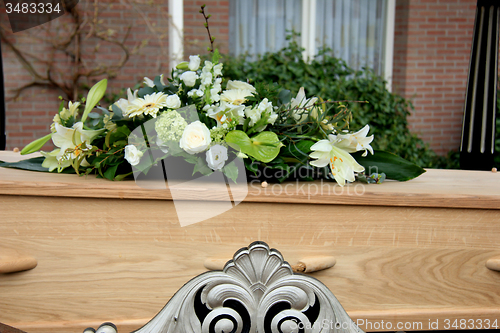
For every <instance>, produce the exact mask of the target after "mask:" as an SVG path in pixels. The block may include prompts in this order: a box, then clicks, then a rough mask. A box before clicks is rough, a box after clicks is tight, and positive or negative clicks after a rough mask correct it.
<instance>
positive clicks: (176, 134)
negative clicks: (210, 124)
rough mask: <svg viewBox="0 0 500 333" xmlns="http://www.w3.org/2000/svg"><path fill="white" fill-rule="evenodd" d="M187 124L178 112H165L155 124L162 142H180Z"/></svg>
mask: <svg viewBox="0 0 500 333" xmlns="http://www.w3.org/2000/svg"><path fill="white" fill-rule="evenodd" d="M186 126H187V122H186V120H185V119H184V118H182V116H181V115H180V114H179V113H178V112H177V111H173V110H171V111H167V112H163V113H162V114H161V115H160V116H159V117H158V119H157V120H156V122H155V130H156V133H157V134H158V138H160V140H161V141H162V142H168V141H179V139H180V138H181V137H182V133H184V129H185V128H186Z"/></svg>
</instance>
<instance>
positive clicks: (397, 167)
mask: <svg viewBox="0 0 500 333" xmlns="http://www.w3.org/2000/svg"><path fill="white" fill-rule="evenodd" d="M361 154H362V152H356V153H354V154H352V156H353V157H354V158H355V159H356V161H357V162H358V163H359V164H361V165H362V166H364V167H365V171H366V172H368V173H369V174H371V173H374V172H375V173H385V174H386V176H387V179H394V180H399V181H406V180H410V179H413V178H416V177H418V176H420V175H421V174H423V173H424V172H425V170H424V169H423V168H421V167H419V166H418V165H416V164H413V163H411V162H409V161H407V160H405V159H404V158H401V157H399V156H397V155H395V154H393V153H389V152H386V151H383V150H375V151H374V154H373V155H370V154H368V156H366V157H362V156H361Z"/></svg>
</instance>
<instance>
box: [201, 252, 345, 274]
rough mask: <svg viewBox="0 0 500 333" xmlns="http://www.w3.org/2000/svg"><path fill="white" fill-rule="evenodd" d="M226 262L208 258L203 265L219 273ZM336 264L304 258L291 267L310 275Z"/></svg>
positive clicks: (323, 258) (332, 260) (325, 258)
mask: <svg viewBox="0 0 500 333" xmlns="http://www.w3.org/2000/svg"><path fill="white" fill-rule="evenodd" d="M228 261H229V260H228V259H222V258H208V259H206V260H205V262H204V263H203V265H204V266H205V268H207V269H209V270H212V271H220V270H222V269H223V268H224V265H225V264H226V263H227V262H228ZM336 262H337V261H336V259H335V257H332V256H315V257H306V258H302V259H301V260H300V261H299V262H298V263H297V264H295V265H292V270H293V271H294V272H299V273H312V272H316V271H320V270H323V269H327V268H330V267H333V266H334V265H335V264H336Z"/></svg>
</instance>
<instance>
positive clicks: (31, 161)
mask: <svg viewBox="0 0 500 333" xmlns="http://www.w3.org/2000/svg"><path fill="white" fill-rule="evenodd" d="M44 160H45V157H43V156H39V157H33V158H28V159H26V160H21V161H19V162H4V161H0V167H4V168H13V169H21V170H29V171H40V172H49V169H47V168H45V167H43V166H42V163H43V161H44ZM61 173H76V172H75V170H74V169H73V168H65V169H64V170H62V171H61Z"/></svg>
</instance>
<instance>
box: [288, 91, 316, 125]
mask: <svg viewBox="0 0 500 333" xmlns="http://www.w3.org/2000/svg"><path fill="white" fill-rule="evenodd" d="M317 101H318V98H317V97H312V98H309V99H307V98H306V92H305V90H304V87H301V88H300V89H299V92H298V93H297V96H296V97H295V98H292V100H291V101H290V103H291V107H292V109H297V110H295V112H294V114H293V118H294V119H295V120H296V121H297V122H298V123H301V122H303V121H305V120H307V116H308V114H309V113H311V115H312V116H313V117H316V116H317V110H316V107H314V104H315V103H316V102H317ZM313 107H314V109H313V110H310V109H311V108H313Z"/></svg>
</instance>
